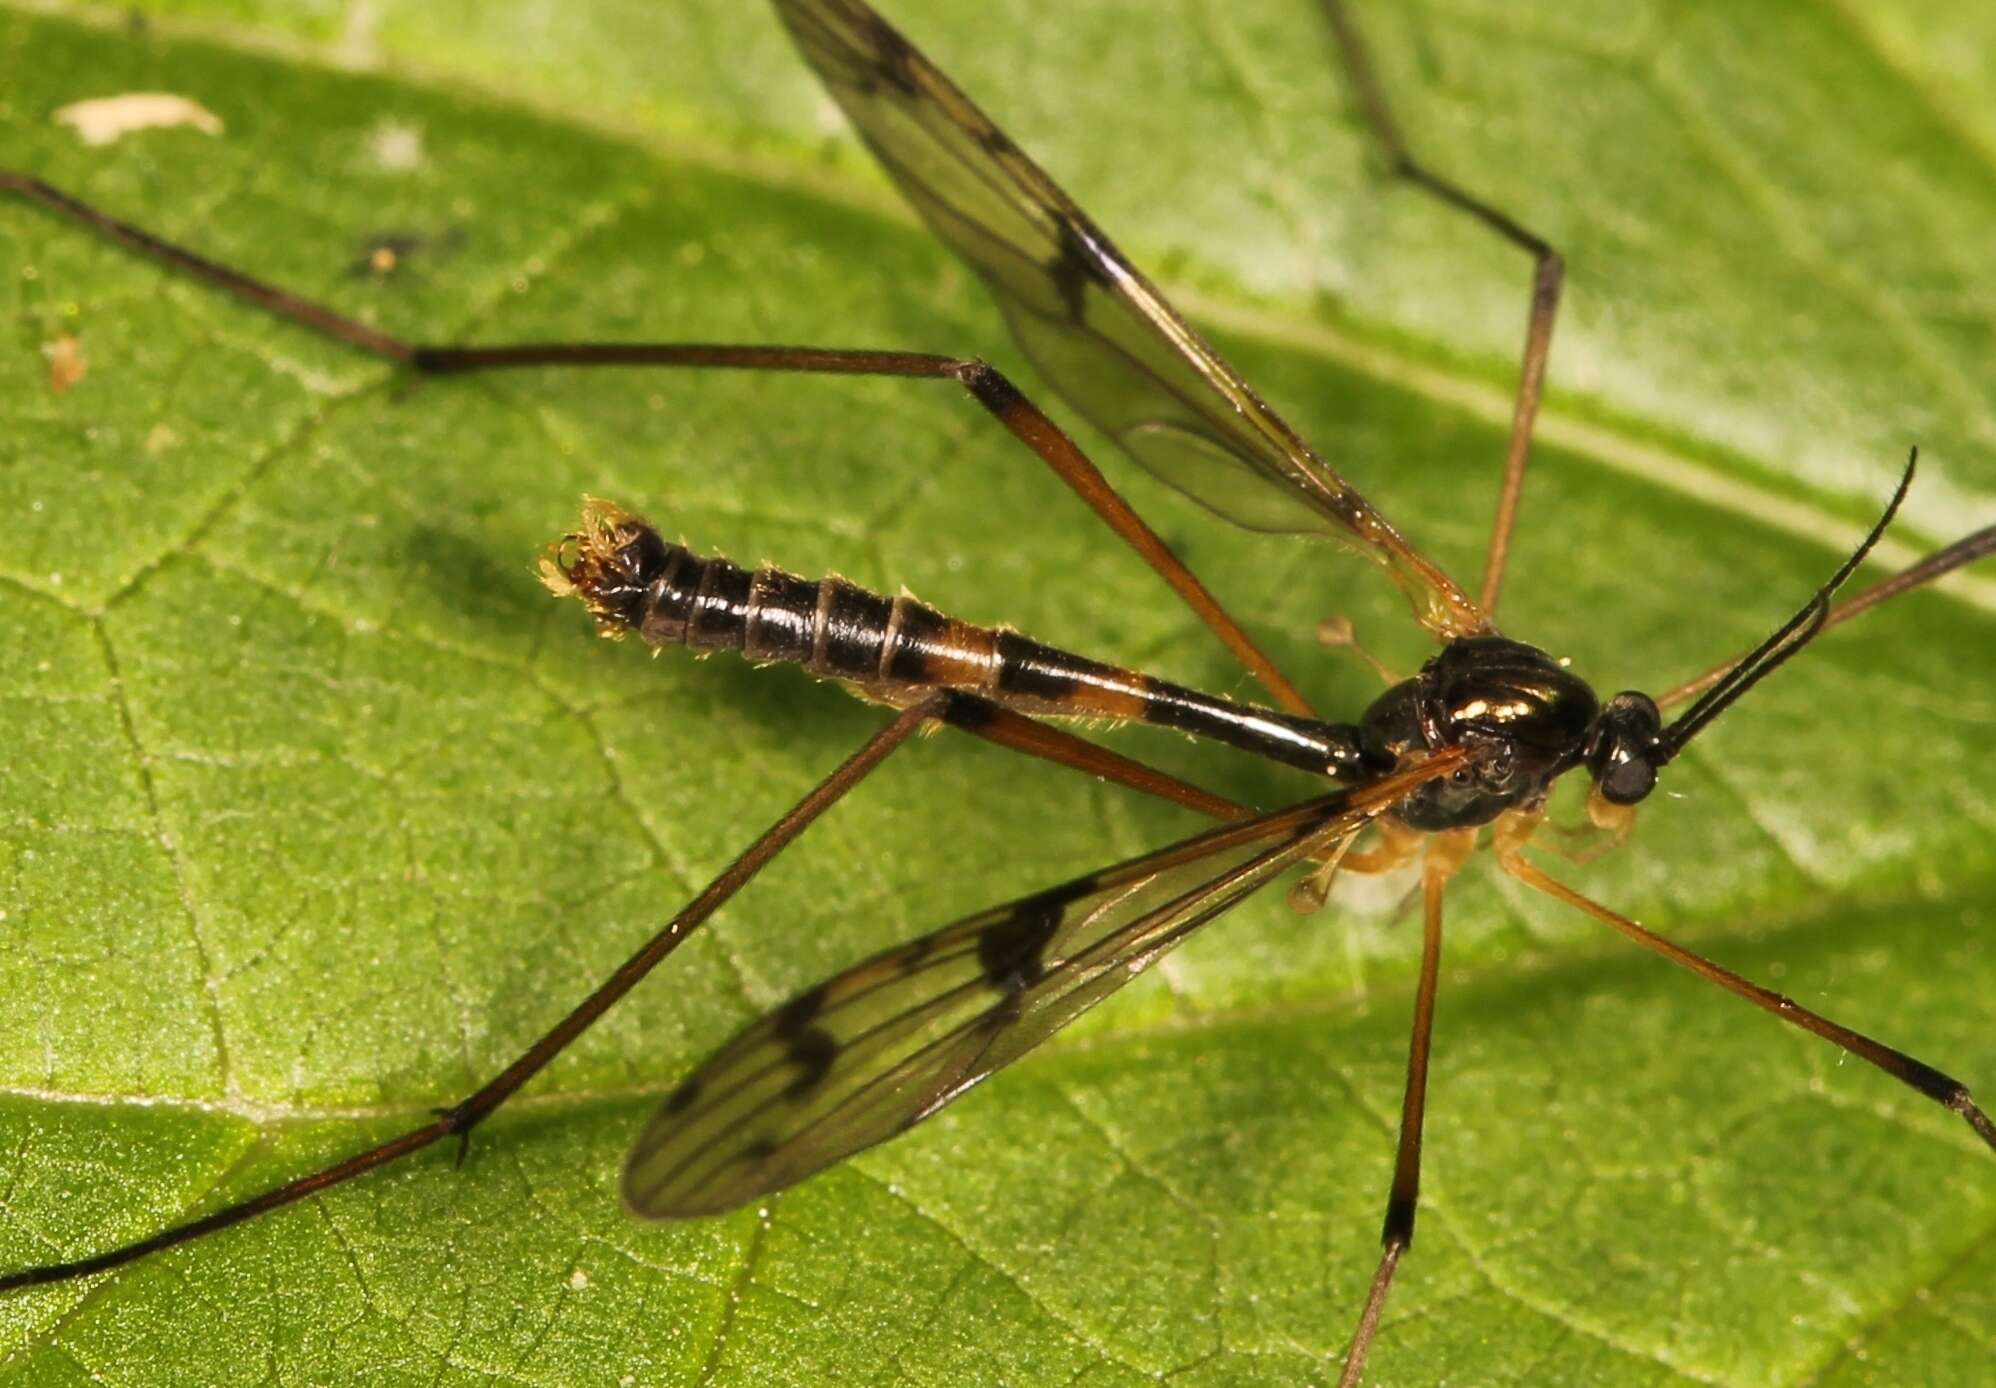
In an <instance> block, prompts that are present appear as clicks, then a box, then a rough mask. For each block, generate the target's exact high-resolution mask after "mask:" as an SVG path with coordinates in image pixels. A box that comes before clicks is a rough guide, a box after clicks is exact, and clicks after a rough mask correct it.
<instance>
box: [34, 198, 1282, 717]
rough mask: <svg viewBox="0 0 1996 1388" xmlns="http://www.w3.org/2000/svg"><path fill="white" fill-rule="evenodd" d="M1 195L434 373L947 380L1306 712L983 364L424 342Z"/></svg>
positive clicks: (1069, 446)
mask: <svg viewBox="0 0 1996 1388" xmlns="http://www.w3.org/2000/svg"><path fill="white" fill-rule="evenodd" d="M0 193H13V194H15V195H17V196H19V197H22V198H25V199H27V200H28V201H29V202H32V203H35V204H37V205H39V206H41V207H43V208H45V209H47V210H48V211H50V212H54V213H56V214H57V215H59V216H62V217H65V218H67V219H68V220H70V221H72V222H75V223H76V224H78V225H80V226H82V227H85V228H86V229H88V230H90V231H92V232H94V233H95V234H97V235H99V236H101V237H103V238H104V239H105V240H107V241H111V242H114V243H116V244H117V245H120V246H123V247H125V248H126V249H127V250H130V251H133V252H135V253H137V254H139V255H143V256H146V257H148V258H149V259H152V260H155V261H158V262H159V263H160V264H162V265H165V266H167V267H169V268H171V269H173V270H175V271H177V272H178V273H180V274H184V275H186V276H188V277H189V278H191V279H196V280H199V281H201V282H202V283H204V284H207V285H210V286H212V287H214V288H216V289H219V290H221V291H223V292H224V293H227V294H230V295H233V296H234V297H236V298H238V299H241V300H243V301H245V302H246V303H250V304H254V305H256V306H257V307H258V308H261V309H263V310H265V311H266V312H269V313H271V314H274V315H276V316H277V317H279V318H282V319H284V320H286V321H287V322H291V323H296V324H298V325H299V326H301V327H304V328H309V329H311V330H312V331H314V332H318V333H322V334H324V335H325V336H327V337H331V338H334V339H336V340H338V341H341V342H346V343H349V344H351V345H353V346H355V347H358V348H359V349H360V350H362V351H364V352H369V353H372V354H373V355H375V356H378V357H383V358H386V359H387V360H389V361H392V362H397V363H399V364H401V365H404V366H407V367H410V368H412V369H414V370H417V371H421V372H424V373H426V374H431V375H448V374H454V373H458V372H468V371H489V370H496V369H502V368H511V367H543V366H663V367H682V368H706V369H725V370H736V371H779V372H794V373H801V374H813V375H834V376H905V377H913V378H920V379H948V380H953V381H955V382H956V383H957V384H958V385H960V386H962V387H963V388H964V389H965V390H966V391H968V392H969V393H970V396H971V398H972V399H974V400H976V401H977V403H978V404H979V405H981V406H982V407H983V408H984V409H985V410H986V411H987V412H988V413H990V414H991V415H992V417H993V418H995V419H997V420H998V422H999V423H1000V424H1003V425H1004V426H1005V428H1006V430H1007V431H1008V432H1009V433H1010V434H1011V435H1012V436H1013V437H1014V438H1016V439H1018V440H1019V441H1020V442H1021V443H1023V444H1025V445H1026V447H1028V448H1030V449H1031V450H1032V451H1033V452H1034V453H1035V454H1036V455H1038V457H1039V458H1040V460H1041V461H1042V462H1044V463H1045V464H1046V465H1047V466H1048V467H1050V468H1052V469H1053V472H1054V475H1055V476H1057V477H1059V478H1060V480H1061V481H1062V482H1064V483H1066V484H1067V486H1068V487H1069V488H1070V489H1071V490H1072V491H1073V492H1074V493H1075V495H1077V496H1079V497H1080V498H1081V499H1082V501H1084V502H1086V503H1087V505H1088V507H1089V509H1090V510H1092V511H1094V512H1095V514H1096V515H1097V516H1099V517H1101V519H1102V520H1103V522H1104V523H1105V524H1107V525H1108V527H1109V528H1110V529H1111V530H1113V531H1115V533H1116V535H1117V536H1118V537H1119V538H1120V539H1121V540H1122V541H1123V542H1124V543H1125V544H1127V545H1129V546H1130V548H1131V549H1133V550H1135V551H1136V552H1137V554H1138V556H1139V557H1140V558H1142V559H1143V561H1144V562H1145V563H1146V564H1148V565H1149V566H1150V567H1151V568H1152V569H1153V570H1154V571H1155V572H1156V573H1157V575H1158V576H1159V577H1160V578H1162V579H1163V580H1164V581H1165V583H1166V584H1168V585H1169V586H1170V588H1171V590H1172V592H1174V593H1176V594H1177V595H1178V596H1179V598H1180V599H1181V600H1182V601H1183V602H1184V603H1185V604H1186V606H1188V607H1190V608H1191V609H1192V612H1193V614H1194V615H1195V616H1197V617H1198V618H1199V620H1200V621H1201V622H1204V623H1205V624H1206V626H1207V627H1208V628H1209V629H1211V631H1212V632H1213V633H1214V635H1216V636H1218V637H1219V638H1220V640H1221V641H1222V642H1223V643H1225V645H1226V647H1227V649H1229V650H1230V651H1232V652H1233V653H1234V656H1235V657H1236V658H1237V659H1238V660H1240V662H1241V663H1242V664H1243V665H1245V666H1246V667H1247V669H1248V671H1249V673H1251V674H1252V675H1253V676H1254V677H1255V678H1256V679H1257V680H1259V681H1260V682H1261V684H1262V686H1263V687H1264V688H1266V689H1267V690H1268V692H1269V694H1270V695H1271V696H1272V697H1273V698H1274V699H1275V701H1276V702H1277V703H1278V704H1280V705H1281V706H1282V707H1283V708H1285V709H1288V710H1289V711H1290V712H1291V713H1297V714H1301V715H1303V716H1304V717H1310V716H1311V710H1310V706H1309V704H1308V702H1307V701H1306V700H1305V699H1304V698H1303V696H1302V694H1301V693H1299V692H1298V691H1297V689H1296V686H1295V685H1294V684H1292V683H1291V682H1290V681H1289V680H1288V678H1287V677H1285V676H1284V675H1283V673H1282V672H1281V671H1280V670H1279V669H1277V668H1276V666H1275V662H1274V661H1272V660H1270V659H1269V657H1268V656H1267V655H1266V654H1265V653H1264V652H1263V651H1262V649H1261V648H1260V647H1259V646H1257V645H1256V644H1255V643H1254V641H1253V639H1252V638H1251V637H1249V636H1248V634H1247V633H1246V632H1245V631H1244V630H1242V628H1241V626H1240V624H1239V623H1238V622H1236V621H1235V620H1234V619H1233V618H1232V617H1231V616H1229V615H1228V614H1227V612H1226V609H1224V608H1223V607H1221V606H1220V601H1219V599H1218V598H1216V597H1214V596H1213V594H1212V593H1211V592H1210V591H1208V589H1207V588H1206V585H1205V584H1203V583H1201V582H1200V581H1199V579H1198V577H1197V576H1196V575H1195V574H1194V573H1193V572H1192V571H1191V570H1190V569H1188V568H1187V567H1186V566H1185V564H1184V562H1183V561H1181V560H1180V559H1179V558H1178V556H1177V555H1175V554H1173V553H1172V552H1171V550H1170V548H1169V547H1168V546H1166V544H1165V543H1164V541H1163V540H1162V539H1160V538H1159V537H1158V535H1157V532H1156V531H1154V530H1152V529H1151V528H1150V527H1149V526H1148V525H1146V524H1145V523H1144V521H1143V518H1142V517H1141V516H1139V515H1137V513H1136V512H1135V510H1133V509H1132V508H1131V507H1130V504H1129V503H1128V502H1126V501H1124V500H1123V498H1122V496H1121V495H1120V494H1118V493H1117V491H1116V489H1115V488H1114V487H1112V486H1110V485H1109V481H1108V479H1107V478H1105V477H1104V476H1103V475H1102V474H1101V472H1100V470H1098V469H1097V468H1096V466H1095V464H1094V463H1093V462H1092V461H1090V460H1089V457H1088V455H1087V454H1086V453H1084V452H1082V450H1081V448H1080V446H1079V445H1077V444H1076V443H1075V442H1074V440H1072V439H1070V438H1069V437H1068V436H1067V435H1066V434H1065V433H1064V432H1062V431H1061V429H1060V427H1059V426H1058V425H1056V424H1055V423H1054V422H1053V421H1052V420H1051V419H1049V418H1048V417H1047V416H1046V414H1045V413H1044V412H1043V411H1042V410H1041V409H1040V408H1039V406H1037V405H1035V404H1034V403H1033V402H1032V401H1031V400H1029V399H1027V398H1026V396H1025V395H1024V393H1023V392H1021V391H1020V390H1019V389H1018V388H1017V387H1016V386H1014V385H1013V384H1012V383H1011V382H1010V381H1009V380H1007V379H1006V378H1005V377H1004V376H1003V375H1002V374H1001V373H1000V372H999V371H998V370H997V369H996V368H994V367H993V366H991V365H990V364H989V363H988V362H984V361H979V360H977V359H975V358H969V357H949V356H939V355H936V354H933V353H928V352H881V351H870V350H862V349H853V350H846V349H840V348H823V347H784V346H770V347H756V346H736V345H732V344H725V343H646V342H630V343H623V342H529V343H514V344H506V345H500V346H474V345H455V344H436V345H428V344H424V343H416V342H409V341H406V340H404V339H402V338H399V337H396V336H394V335H392V334H390V333H385V332H382V331H381V330H379V329H377V328H371V327H369V326H368V325H367V324H365V323H361V322H357V321H355V320H354V319H352V318H348V317H347V316H345V315H344V314H341V313H338V312H335V311H334V310H333V309H331V308H329V307H327V306H326V305H324V304H321V303H318V302H316V301H314V300H311V299H306V298H303V297H301V296H299V295H296V294H293V293H291V292H290V291H288V290H285V289H280V288H278V287H277V286H275V285H272V284H267V283H265V282H264V281H262V280H259V279H257V278H255V277H254V276H251V275H246V274H244V273H242V272H241V271H240V270H234V269H231V268H229V267H228V266H226V265H220V264H217V263H216V262H214V261H212V260H209V259H207V258H206V257H205V256H201V255H198V254H196V253H195V252H193V251H191V250H188V249H187V248H186V247H184V246H178V245H175V244H174V243H172V242H170V241H166V240H163V239H161V238H160V237H157V236H154V235H153V234H152V233H150V232H147V231H143V230H141V229H140V228H138V227H135V226H132V225H131V224H130V223H128V222H122V221H119V220H118V219H117V218H115V217H112V216H110V215H108V214H106V213H105V212H103V211H100V210H99V209H97V208H95V207H92V206H91V205H90V204H88V203H86V202H83V201H81V200H80V199H77V198H74V197H71V196H70V195H69V194H67V193H65V192H63V191H62V190H61V189H59V188H56V187H54V186H52V185H50V184H48V183H45V182H43V181H42V180H40V179H38V178H32V177H30V176H28V175H26V174H22V173H17V172H14V171H11V170H7V169H0Z"/></svg>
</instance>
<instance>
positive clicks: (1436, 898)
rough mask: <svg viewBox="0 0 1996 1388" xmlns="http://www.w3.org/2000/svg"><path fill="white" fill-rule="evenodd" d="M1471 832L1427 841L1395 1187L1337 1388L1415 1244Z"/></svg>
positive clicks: (1355, 1366) (1357, 1364)
mask: <svg viewBox="0 0 1996 1388" xmlns="http://www.w3.org/2000/svg"><path fill="white" fill-rule="evenodd" d="M1474 844H1475V838H1474V836H1473V834H1472V835H1467V836H1465V835H1463V834H1461V833H1456V834H1449V835H1437V836H1436V837H1435V838H1434V839H1432V840H1430V843H1429V850H1428V857H1427V861H1426V862H1425V863H1424V864H1423V865H1422V869H1421V900H1422V905H1423V907H1424V910H1423V912H1422V915H1423V917H1424V925H1423V930H1422V936H1421V981H1420V985H1419V988H1418V989H1417V991H1416V992H1415V994H1414V1030H1413V1037H1412V1039H1411V1041H1410V1042H1409V1043H1408V1047H1407V1090H1406V1094H1405V1095H1404V1097H1403V1098H1402V1099H1401V1103H1400V1144H1399V1150H1398V1152H1397V1153H1396V1155H1395V1157H1394V1161H1393V1188H1392V1191H1391V1193H1390V1194H1389V1195H1388V1196H1387V1198H1386V1220H1385V1224H1384V1226H1383V1227H1382V1228H1381V1229H1380V1233H1379V1243H1380V1251H1379V1267H1378V1269H1377V1270H1376V1271H1375V1272H1374V1273H1373V1274H1372V1290H1371V1291H1370V1292H1368V1293H1367V1294H1366V1298H1365V1309H1364V1310H1363V1311H1361V1312H1360V1313H1359V1317H1358V1328H1357V1329H1355V1330H1354V1331H1353V1332H1352V1337H1351V1349H1350V1351H1349V1352H1348V1353H1347V1354H1346V1355H1345V1368H1344V1372H1343V1373H1342V1374H1341V1375H1339V1377H1338V1388H1356V1385H1357V1383H1358V1381H1359V1379H1360V1378H1361V1377H1362V1376H1363V1375H1364V1373H1365V1359H1366V1356H1367V1355H1368V1354H1369V1353H1371V1351H1372V1341H1373V1337H1374V1336H1376V1335H1377V1334H1378V1333H1379V1316H1380V1313H1381V1312H1382V1311H1384V1310H1385V1309H1386V1293H1387V1292H1388V1291H1389V1290H1391V1288H1392V1286H1393V1273H1394V1270H1395V1269H1397V1268H1398V1267H1399V1266H1400V1258H1401V1255H1402V1254H1404V1253H1406V1251H1407V1249H1408V1248H1409V1247H1410V1246H1412V1244H1413V1242H1414V1215H1415V1211H1416V1209H1417V1207H1418V1206H1419V1204H1420V1197H1421V1125H1422V1122H1423V1120H1424V1119H1425V1118H1426V1116H1427V1107H1428V1044H1429V1042H1430V1040H1432V1038H1433V1034H1434V1026H1435V987H1436V983H1437V981H1438V980H1439V978H1440V976H1441V957H1442V891H1443V888H1445V887H1446V886H1447V885H1448V879H1449V878H1450V876H1452V875H1453V874H1454V872H1455V870H1456V869H1457V868H1459V867H1461V866H1462V862H1463V859H1464V858H1465V857H1466V856H1467V855H1468V853H1469V850H1470V849H1471V848H1472V847H1473V846H1474Z"/></svg>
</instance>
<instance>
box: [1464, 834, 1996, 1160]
mask: <svg viewBox="0 0 1996 1388" xmlns="http://www.w3.org/2000/svg"><path fill="white" fill-rule="evenodd" d="M1498 861H1499V862H1500V863H1502V864H1503V865H1504V870H1505V871H1506V872H1509V873H1510V874H1511V875H1512V876H1513V877H1515V878H1517V879H1518V880H1519V881H1520V882H1523V883H1524V884H1525V885H1526V886H1528V887H1536V888H1538V889H1539V890H1540V891H1542V892H1544V893H1545V894H1546V895H1547V896H1550V897H1554V898H1556V899H1558V900H1560V901H1563V902H1565V903H1566V904H1567V905H1569V906H1572V907H1574V908H1575V909H1576V910H1580V911H1585V912H1586V913H1587V914H1588V915H1590V916H1592V917H1594V919H1596V920H1598V921H1601V922H1603V923H1604V924H1606V925H1609V926H1612V927H1613V928H1614V929H1616V930H1618V931H1620V932H1621V933H1622V934H1623V935H1626V936H1627V937H1628V938H1629V939H1631V940H1634V941H1635V942H1636V943H1637V944H1639V945H1641V946H1642V947H1643V948H1644V949H1648V950H1654V951H1655V952H1656V953H1658V954H1660V955H1662V956H1663V957H1664V958H1665V959H1668V960H1669V961H1670V962H1671V963H1673V964H1676V965H1679V966H1680V967H1682V968H1686V969H1689V970H1690V971H1691V972H1692V973H1694V974H1697V975H1698V976H1699V977H1700V978H1702V979H1705V980H1706V981H1707V982H1710V983H1716V984H1718V985H1719V986H1720V987H1721V988H1724V989H1725V990H1726V991H1727V992H1729V993H1735V994H1738V995H1739V996H1740V997H1743V998H1745V999H1746V1000H1747V1001H1748V1002H1750V1003H1752V1004H1753V1005H1754V1006H1755V1007H1759V1008H1762V1009H1764V1010H1766V1011H1768V1012H1771V1013H1773V1014H1774V1015H1775V1016H1777V1017H1779V1018H1780V1019H1781V1020H1782V1021H1784V1022H1789V1023H1792V1024H1793V1025H1795V1026H1798V1027H1800V1028H1802V1030H1804V1031H1807V1032H1811V1033H1813V1034H1814V1035H1817V1036H1820V1037H1822V1038H1823V1039H1824V1040H1825V1041H1828V1042H1830V1043H1831V1044H1832V1045H1835V1046H1839V1047H1841V1048H1842V1049H1844V1050H1846V1051H1848V1052H1850V1053H1851V1054H1852V1055H1854V1056H1856V1057H1857V1058H1858V1059H1860V1060H1865V1061H1869V1062H1870V1063H1871V1064H1873V1065H1875V1066H1877V1067H1878V1068H1879V1069H1881V1070H1883V1071H1884V1072H1885V1073H1886V1074H1888V1075H1890V1076H1892V1078H1893V1079H1895V1080H1898V1081H1899V1082H1900V1083H1901V1084H1903V1085H1906V1086H1907V1087H1909V1088H1911V1089H1915V1090H1918V1091H1919V1092H1920V1093H1922V1094H1924V1095H1926V1096H1927V1097H1928V1098H1929V1099H1932V1100H1933V1101H1934V1102H1935V1103H1937V1104H1939V1105H1940V1106H1941V1107H1942V1108H1944V1109H1946V1110H1948V1111H1949V1112H1950V1113H1958V1114H1960V1115H1961V1116H1962V1118H1963V1120H1964V1121H1966V1122H1967V1124H1968V1126H1969V1127H1971V1128H1973V1129H1975V1132H1976V1135H1977V1136H1979V1137H1980V1138H1981V1139H1982V1140H1983V1141H1984V1142H1986V1143H1988V1144H1989V1146H1990V1148H1991V1149H1992V1150H1996V1122H1992V1121H1991V1120H1990V1118H1989V1115H1988V1114H1986V1113H1984V1112H1983V1111H1982V1110H1981V1109H1980V1108H1978V1107H1976V1105H1975V1101H1974V1099H1973V1098H1972V1097H1971V1096H1970V1094H1969V1092H1968V1086H1967V1085H1965V1084H1963V1083H1962V1082H1961V1081H1960V1080H1958V1079H1955V1078H1954V1077H1953V1076H1951V1075H1944V1074H1942V1073H1941V1072H1940V1071H1939V1070H1936V1069H1934V1068H1933V1066H1931V1065H1928V1064H1926V1063H1925V1062H1924V1061H1920V1060H1915V1059H1914V1058H1913V1057H1912V1056H1910V1055H1907V1054H1906V1053H1905V1052H1904V1051H1898V1050H1894V1049H1893V1048H1892V1047H1890V1046H1887V1045H1884V1044H1883V1043H1881V1042H1878V1041H1874V1040H1872V1039H1871V1038H1870V1037H1869V1036H1866V1035H1864V1034H1863V1033H1862V1032H1857V1031H1852V1030H1851V1029H1850V1028H1849V1027H1846V1026H1839V1025H1838V1024H1837V1023H1835V1022H1833V1021H1831V1020H1830V1019H1829V1018H1827V1017H1823V1016H1819V1015H1818V1014H1816V1013H1814V1012H1811V1011H1810V1010H1809V1009H1808V1008H1806V1007H1803V1006H1802V1005H1801V1004H1800V1003H1798V1002H1796V1001H1795V1000H1794V999H1793V998H1788V997H1784V996H1783V995H1781V994H1780V993H1777V992H1775V991H1773V990H1772V989H1770V988H1763V987H1761V986H1760V985H1759V984H1758V983H1751V982H1749V981H1748V980H1746V979H1744V978H1741V977H1740V976H1739V975H1738V974H1736V973H1734V972H1733V971H1732V970H1731V969H1725V968H1721V967H1720V966H1719V965H1717V964H1714V963H1713V962H1712V961H1711V960H1709V959H1705V958H1703V957H1701V956H1699V955H1696V954H1693V953H1692V952H1691V951H1690V950H1688V949H1685V948H1684V947H1683V946H1682V945H1678V944H1673V943H1672V942H1671V941H1669V940H1666V939H1664V938H1663V936H1661V935H1658V934H1656V933H1655V932H1653V931H1649V930H1645V929H1644V928H1643V927H1642V926H1640V925H1637V924H1636V923H1635V922H1634V921H1632V920H1630V919H1629V918H1628V917H1627V916H1624V915H1620V914H1618V913H1617V912H1614V911H1611V910H1609V909H1608V908H1607V907H1606V906H1603V905H1602V904H1601V903H1600V902H1598V901H1594V900H1592V899H1590V898H1588V897H1584V896H1582V895H1581V894H1580V893H1579V892H1576V891H1575V890H1573V888H1571V887H1569V886H1567V885H1566V884H1565V883H1563V882H1558V881H1555V880H1554V879H1552V878H1550V877H1548V876H1546V875H1545V874H1544V873H1543V872H1540V871H1539V870H1538V869H1537V868H1536V867H1534V866H1533V865H1532V864H1531V863H1529V862H1527V861H1526V860H1525V858H1524V856H1523V855H1522V854H1517V853H1512V854H1508V855H1506V854H1499V856H1498Z"/></svg>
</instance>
